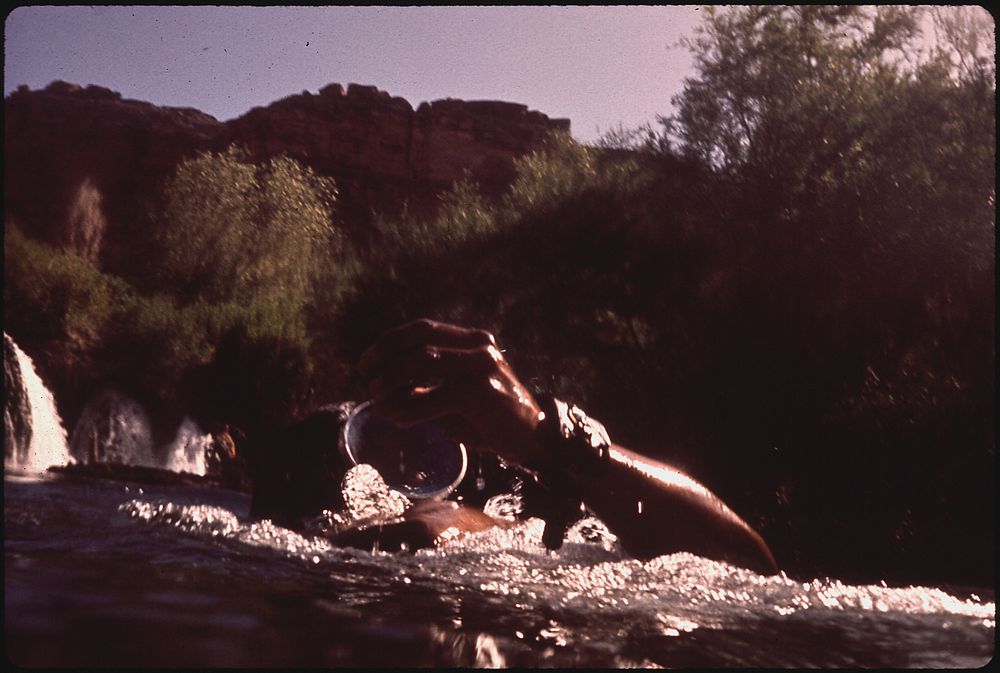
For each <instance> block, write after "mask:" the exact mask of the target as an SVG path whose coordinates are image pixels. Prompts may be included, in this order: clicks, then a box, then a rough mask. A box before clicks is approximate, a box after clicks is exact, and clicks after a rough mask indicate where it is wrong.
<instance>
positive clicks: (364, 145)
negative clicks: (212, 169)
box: [4, 82, 569, 266]
mask: <svg viewBox="0 0 1000 673" xmlns="http://www.w3.org/2000/svg"><path fill="white" fill-rule="evenodd" d="M4 103H5V105H4V107H5V165H6V176H5V187H4V189H5V199H6V200H5V203H6V205H5V210H6V213H5V214H6V217H7V219H8V221H10V220H13V221H16V222H18V223H19V225H20V226H21V227H22V228H23V229H24V230H26V231H28V232H29V233H31V234H32V235H33V236H36V237H38V238H41V239H44V240H48V241H51V242H57V243H61V244H65V245H69V246H71V247H74V248H75V249H77V250H78V251H80V252H81V253H83V254H87V255H89V256H92V257H95V256H96V255H97V254H98V251H99V253H100V257H101V259H102V260H104V261H106V262H110V263H111V265H112V266H116V265H117V262H120V261H121V259H122V258H123V257H124V256H127V255H128V251H129V250H131V249H133V248H134V243H135V239H136V237H141V235H142V229H143V227H144V223H145V222H147V221H148V218H149V217H150V216H151V213H152V212H154V211H155V210H156V208H157V207H158V206H157V200H158V194H159V192H160V189H161V187H162V184H163V182H164V180H165V179H166V178H167V177H168V176H169V175H170V174H171V172H172V171H173V169H174V167H175V166H176V165H177V163H178V162H179V161H180V160H181V159H183V158H184V157H187V156H190V155H193V154H194V153H196V152H198V151H200V150H206V149H213V150H220V149H223V148H225V147H226V146H228V145H231V144H237V145H240V146H243V147H245V148H247V149H248V150H249V151H250V153H251V155H252V156H254V158H256V159H266V158H269V157H271V156H275V155H278V154H287V155H289V156H291V157H294V158H296V159H298V160H300V161H301V162H303V163H304V164H306V165H308V166H310V167H312V168H313V169H314V170H315V171H317V172H318V173H320V174H323V175H327V176H331V177H333V178H334V179H335V180H336V181H337V183H338V185H339V188H340V193H341V199H342V201H343V202H344V206H345V207H344V209H343V210H342V215H343V216H344V217H347V218H351V217H354V218H355V219H356V218H358V217H363V216H365V215H366V214H367V215H369V216H370V213H371V212H373V211H379V212H384V213H390V214H392V213H394V212H396V211H398V209H399V208H400V206H401V205H402V204H403V203H404V202H406V203H407V204H408V206H409V207H410V208H411V209H414V208H416V209H427V208H431V207H433V204H434V203H435V197H436V195H437V194H438V193H440V191H441V190H443V189H445V188H447V186H448V185H450V184H451V183H452V182H453V181H455V180H457V179H459V178H461V177H463V175H465V174H466V173H467V172H468V173H471V175H472V177H473V178H474V179H476V180H477V181H478V182H479V183H480V184H481V185H482V186H483V187H484V190H485V191H486V192H488V193H489V192H493V193H498V192H499V191H501V190H502V189H503V188H504V187H505V186H506V185H507V184H508V183H509V181H510V179H511V178H512V176H513V173H512V164H513V159H514V158H515V157H517V156H520V155H522V154H524V153H526V152H529V151H531V150H532V149H535V148H537V147H539V145H540V144H541V142H542V141H543V139H544V138H545V137H546V136H547V135H548V134H549V133H550V132H552V131H557V130H562V131H568V130H569V120H565V119H549V118H548V117H547V116H546V115H544V114H542V113H540V112H536V111H532V110H529V109H528V108H527V107H526V106H524V105H519V104H516V103H506V102H500V101H461V100H453V99H445V100H439V101H434V102H432V103H422V104H421V105H420V106H419V107H418V108H417V109H416V110H414V109H413V107H412V106H411V105H410V103H408V102H407V101H405V100H404V99H402V98H398V97H392V96H390V95H389V94H388V93H386V92H384V91H380V90H379V89H377V88H375V87H371V86H360V85H357V84H351V85H349V86H348V87H347V88H346V90H345V88H344V87H343V86H341V85H339V84H330V85H328V86H326V87H324V88H323V89H321V90H320V91H319V93H318V94H312V93H310V92H303V93H302V94H298V95H293V96H289V97H287V98H284V99H282V100H280V101H277V102H275V103H272V104H271V105H269V106H267V107H263V108H254V109H252V110H250V111H249V112H247V113H246V114H244V115H243V116H241V117H239V118H237V119H234V120H232V121H228V122H220V121H218V120H216V119H215V118H214V117H211V116H209V115H206V114H204V113H202V112H199V111H197V110H193V109H190V108H169V107H159V106H156V105H153V104H151V103H146V102H142V101H135V100H127V99H123V98H122V97H121V95H120V94H118V93H116V92H114V91H110V90H108V89H105V88H103V87H98V86H88V87H80V86H77V85H74V84H67V83H65V82H53V83H52V84H50V85H49V86H48V87H46V88H45V89H44V90H41V91H31V90H30V89H28V88H27V87H21V88H19V89H18V90H17V91H15V92H13V93H11V94H10V95H9V96H7V98H6V99H5V101H4ZM347 224H348V225H349V224H350V223H349V222H348V223H347ZM95 241H97V243H96V244H95ZM101 241H104V242H105V243H103V244H101V243H100V242H101ZM95 261H96V260H95Z"/></svg>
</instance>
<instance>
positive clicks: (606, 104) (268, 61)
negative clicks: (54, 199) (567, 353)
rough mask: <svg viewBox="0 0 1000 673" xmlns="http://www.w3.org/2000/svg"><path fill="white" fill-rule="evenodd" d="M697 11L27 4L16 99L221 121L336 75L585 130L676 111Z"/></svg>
mask: <svg viewBox="0 0 1000 673" xmlns="http://www.w3.org/2000/svg"><path fill="white" fill-rule="evenodd" d="M700 14H701V11H700V10H699V9H698V8H697V6H693V5H685V6H660V7H645V6H639V7H636V6H618V7H605V6H602V7H565V6H562V7H560V6H524V7H506V6H493V7H490V6H486V7H320V8H313V7H299V8H295V7H107V6H105V7H20V8H17V9H15V10H14V11H13V12H12V13H10V14H9V15H8V16H7V20H6V24H5V26H4V34H5V38H6V40H5V46H4V56H5V63H4V95H6V94H8V93H9V92H11V91H13V90H14V89H15V88H16V87H17V86H18V85H20V84H27V85H28V86H30V87H31V88H33V89H39V88H43V87H44V86H45V85H46V84H48V83H49V82H51V81H52V80H56V79H61V80H65V81H68V82H73V83H76V84H81V85H87V84H99V85H101V86H105V87H108V88H110V89H113V90H115V91H119V92H121V93H122V95H123V96H124V97H125V98H135V99H139V100H146V101H150V102H152V103H156V104H158V105H170V106H184V107H194V108H197V109H199V110H202V111H203V112H207V113H208V114H211V115H213V116H215V117H216V118H218V119H220V120H227V119H232V118H234V117H237V116H239V115H241V114H243V113H244V112H246V111H247V110H249V109H250V108H252V107H254V106H258V105H267V104H268V103H271V102H273V101H275V100H278V99H279V98H283V97H285V96H288V95H290V94H297V93H300V92H302V91H303V90H309V91H312V92H316V91H318V90H319V88H321V87H322V86H324V85H325V84H328V83H330V82H340V83H342V84H345V85H346V84H348V83H350V82H356V83H359V84H372V85H375V86H377V87H379V88H380V89H384V90H386V91H388V92H389V93H390V94H392V95H394V96H402V97H403V98H406V99H407V100H408V101H410V103H411V104H413V106H414V107H416V106H417V105H418V104H419V103H421V102H422V101H431V100H437V99H439V98H447V97H451V98H462V99H467V100H475V99H498V100H508V101H514V102H518V103H523V104H526V105H528V106H529V107H530V108H532V109H536V110H540V111H541V112H544V113H545V114H547V115H549V116H550V117H568V118H570V119H571V120H572V124H573V126H572V128H573V134H574V136H576V137H577V139H579V140H583V141H593V140H595V139H596V138H597V137H598V129H600V131H602V132H603V131H606V130H608V129H609V128H612V127H614V126H616V125H617V124H619V123H621V124H623V125H624V126H625V127H626V128H632V127H635V126H638V125H640V124H642V123H645V122H654V119H655V115H656V114H658V113H659V114H665V113H669V112H670V110H671V108H670V99H671V97H672V96H673V95H675V94H677V93H679V92H680V91H681V88H682V86H683V78H684V77H685V76H688V75H690V74H691V58H690V55H689V54H688V52H687V50H686V49H684V48H682V47H678V46H676V43H677V40H678V39H679V38H681V37H683V36H690V35H692V34H693V29H694V27H695V26H696V25H697V24H698V22H699V21H700Z"/></svg>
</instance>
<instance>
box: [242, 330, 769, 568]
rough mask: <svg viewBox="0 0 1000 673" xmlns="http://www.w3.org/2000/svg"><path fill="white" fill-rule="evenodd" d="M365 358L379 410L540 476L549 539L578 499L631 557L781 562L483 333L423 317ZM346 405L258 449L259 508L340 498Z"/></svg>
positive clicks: (461, 517)
mask: <svg viewBox="0 0 1000 673" xmlns="http://www.w3.org/2000/svg"><path fill="white" fill-rule="evenodd" d="M359 369H360V371H361V373H362V375H363V376H364V377H365V378H366V379H367V380H368V381H369V386H368V389H369V392H370V394H371V395H372V409H373V411H374V412H375V413H377V414H379V415H380V416H383V417H384V418H385V419H387V420H389V421H391V422H393V423H396V424H398V425H400V426H414V425H417V424H421V423H427V422H433V423H436V424H438V425H440V426H441V427H442V428H443V429H444V430H445V431H446V432H447V433H448V434H449V435H451V436H452V437H453V438H454V439H455V441H458V442H462V443H463V444H467V445H468V446H471V447H473V448H474V450H476V451H478V452H480V453H488V454H494V455H497V456H499V457H501V458H503V459H504V460H505V461H507V462H509V463H513V464H515V465H518V466H520V467H521V468H523V469H524V470H525V473H526V474H528V475H531V477H529V478H528V479H527V480H526V481H528V482H531V481H534V482H535V483H536V484H538V486H539V488H538V491H539V493H540V495H539V497H538V498H534V500H535V502H539V503H540V505H539V508H538V513H539V515H540V516H541V517H542V518H544V519H545V520H546V522H547V523H546V526H547V528H548V531H547V533H548V537H547V540H546V542H547V544H548V545H549V546H552V547H557V546H558V545H559V544H560V542H561V539H562V532H563V531H564V530H565V526H566V524H567V523H570V521H569V519H570V518H572V516H573V509H574V507H576V506H577V503H579V502H581V501H582V502H583V503H585V504H586V507H587V508H588V509H590V510H591V511H593V512H594V513H595V514H597V516H599V517H600V518H601V519H602V520H603V521H604V522H605V523H606V524H607V525H608V527H609V528H610V529H611V530H612V531H613V532H614V533H615V535H616V536H617V537H618V539H619V541H620V542H621V545H622V548H623V549H625V551H626V552H628V553H629V554H630V555H632V556H634V557H636V558H640V559H648V558H653V557H655V556H659V555H662V554H667V553H672V552H677V551H689V552H692V553H696V554H699V555H702V556H706V557H708V558H713V559H718V560H724V561H728V562H731V563H735V564H737V565H741V566H743V567H746V568H750V569H752V570H755V571H758V572H764V573H774V572H776V571H777V564H776V563H775V560H774V557H773V556H772V554H771V551H770V550H769V549H768V547H767V545H766V544H765V543H764V541H763V540H762V539H761V537H760V536H759V535H758V534H757V533H756V531H754V530H753V529H752V528H751V527H750V526H749V525H748V524H747V523H746V522H745V521H743V520H742V519H741V518H740V517H739V516H737V515H736V514H735V513H734V512H733V511H732V510H731V509H729V508H728V507H727V506H726V505H725V503H723V502H722V501H721V500H720V499H719V498H718V497H716V496H715V495H714V494H713V493H711V491H709V490H708V489H707V488H706V487H704V486H703V485H701V484H700V483H698V482H697V481H695V480H694V479H692V478H691V477H689V476H688V475H686V474H684V473H683V472H681V471H679V470H677V469H675V468H673V467H671V466H669V465H666V464H664V463H662V462H659V461H656V460H653V459H651V458H648V457H646V456H642V455H640V454H637V453H635V452H633V451H630V450H628V449H626V448H624V447H621V446H619V445H616V444H613V443H611V442H610V440H608V439H607V437H606V433H604V430H603V426H600V425H599V424H596V423H595V422H594V421H592V419H589V418H587V417H586V416H585V414H583V413H582V412H580V411H579V409H576V408H575V407H573V408H572V412H573V413H575V416H574V415H573V414H571V413H570V408H569V407H568V405H565V404H563V403H561V402H559V401H558V400H554V401H553V403H552V404H551V405H547V407H546V409H547V410H544V411H543V409H542V406H540V404H539V402H538V401H537V400H536V398H535V397H534V396H533V395H532V394H531V393H529V392H528V391H527V390H526V388H525V387H524V386H523V385H522V384H521V383H520V381H519V380H518V379H517V377H516V375H515V374H514V372H513V370H512V369H511V368H510V366H509V365H508V364H507V362H506V360H505V359H504V357H503V355H502V352H501V351H500V349H499V348H498V347H497V344H496V341H495V339H494V338H493V336H492V335H490V334H489V333H487V332H483V331H481V330H470V329H466V328H462V327H458V326H454V325H447V324H443V323H436V322H432V321H428V320H420V321H416V322H413V323H408V324H406V325H403V326H400V327H398V328H396V329H393V330H390V331H389V332H386V333H385V334H383V335H382V336H381V337H380V338H379V339H378V340H377V341H376V342H375V344H373V345H372V347H371V348H369V349H368V351H366V352H365V354H364V355H363V356H362V358H361V361H360V363H359ZM347 414H348V411H347V409H346V408H345V407H343V406H341V407H327V408H324V409H322V410H320V411H319V412H317V413H316V414H314V415H312V416H310V417H309V418H307V419H305V420H304V421H302V422H300V423H298V424H296V425H294V426H293V427H292V428H290V429H289V430H288V431H287V432H286V433H283V435H282V439H281V440H280V442H273V443H272V444H271V445H270V446H269V447H268V448H267V449H266V450H265V451H264V452H263V454H262V456H261V459H260V461H259V462H258V464H257V466H256V474H255V478H254V502H253V507H252V511H251V513H252V514H253V515H255V516H259V517H270V518H273V519H275V520H276V521H279V522H282V523H284V524H286V525H291V526H296V525H301V522H302V520H303V519H305V518H309V517H314V516H316V515H317V514H319V513H320V512H321V511H323V510H324V509H336V508H337V507H338V506H339V505H340V502H339V488H338V484H339V479H340V477H341V476H342V475H343V474H344V472H345V471H346V467H347V466H345V465H344V463H343V461H341V460H339V459H338V457H337V453H336V450H335V448H334V447H335V443H336V441H337V438H338V437H339V436H340V434H341V431H342V425H343V424H344V422H345V421H346V419H347ZM574 423H575V424H576V425H574ZM574 433H576V435H578V436H575V435H574ZM529 490H530V489H529ZM530 513H532V512H530V511H529V514H530ZM576 518H579V516H577V517H576ZM489 523H490V521H489V519H488V518H484V515H482V513H481V512H474V511H470V510H469V508H467V507H464V506H443V505H442V506H431V505H423V506H421V507H416V508H413V509H411V510H409V511H407V512H406V513H405V514H403V516H401V517H395V518H393V519H390V520H386V521H383V522H380V523H378V524H377V525H372V526H370V527H369V529H368V530H365V531H356V532H352V533H351V534H343V535H342V536H341V537H340V538H339V542H341V543H343V544H356V545H360V546H362V547H366V548H371V547H372V546H373V545H375V544H377V545H378V546H379V548H383V549H385V548H390V547H395V548H398V547H399V546H400V545H402V546H405V547H407V548H410V549H415V548H420V547H426V546H429V545H432V544H434V540H435V539H436V538H437V537H438V536H439V535H440V534H441V533H442V532H444V531H449V530H452V529H454V530H456V531H458V532H466V531H475V530H481V529H482V528H483V527H485V526H487V525H489ZM381 538H384V544H383V542H382V540H381Z"/></svg>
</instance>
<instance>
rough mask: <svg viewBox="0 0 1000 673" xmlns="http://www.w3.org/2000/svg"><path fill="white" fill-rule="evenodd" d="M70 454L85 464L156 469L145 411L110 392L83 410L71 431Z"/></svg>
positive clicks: (136, 404) (120, 395) (129, 400)
mask: <svg viewBox="0 0 1000 673" xmlns="http://www.w3.org/2000/svg"><path fill="white" fill-rule="evenodd" d="M70 452H71V453H72V455H73V457H74V458H76V459H77V460H80V461H84V462H89V461H94V460H96V461H97V462H102V463H118V464H122V465H141V466H144V467H159V465H158V461H157V460H156V458H155V457H154V456H153V436H152V432H151V430H150V423H149V417H148V416H147V414H146V411H145V409H143V408H142V405H141V404H139V403H138V402H136V401H135V400H133V399H131V398H128V397H126V396H124V395H122V394H121V393H119V392H117V391H115V390H112V389H110V388H109V389H106V390H104V391H102V392H101V393H100V394H98V395H97V396H95V397H93V398H92V399H91V400H90V401H89V402H88V403H87V406H86V407H84V409H83V413H81V414H80V418H79V420H78V421H77V422H76V427H74V428H73V435H72V437H71V439H70Z"/></svg>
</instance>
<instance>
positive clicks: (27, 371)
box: [4, 334, 71, 474]
mask: <svg viewBox="0 0 1000 673" xmlns="http://www.w3.org/2000/svg"><path fill="white" fill-rule="evenodd" d="M4 338H5V340H7V341H8V342H9V344H10V346H11V347H12V349H13V351H14V356H15V358H16V359H17V364H18V368H19V370H20V376H21V380H20V382H18V383H19V384H20V385H21V386H22V390H23V392H24V397H25V399H26V400H27V403H28V409H27V411H28V414H29V415H30V426H31V439H30V441H29V442H28V446H27V449H26V450H25V447H22V446H18V445H17V443H18V442H19V441H20V438H18V437H16V436H15V437H10V438H8V439H9V440H11V441H13V442H14V443H15V449H14V451H13V452H12V454H11V455H5V456H4V469H5V470H7V471H17V472H20V473H22V474H37V473H40V472H44V471H45V470H46V469H48V468H49V467H51V466H53V465H66V464H67V463H69V462H71V458H70V454H69V448H68V446H67V444H66V429H65V428H63V424H62V419H61V418H60V417H59V412H58V411H57V410H56V403H55V399H54V398H53V396H52V392H51V391H49V389H48V388H46V387H45V384H44V383H43V382H42V379H41V378H40V377H39V376H38V372H36V371H35V365H34V362H32V360H31V358H30V357H29V356H28V355H27V354H26V353H25V352H24V351H22V350H21V349H20V347H19V346H18V345H17V344H16V343H14V340H13V339H11V338H10V337H9V336H7V334H4ZM15 385H16V383H15ZM9 395H10V391H8V396H9ZM11 413H16V411H15V410H12V409H7V408H5V409H4V414H5V416H6V415H9V414H11ZM5 420H6V419H5ZM5 427H8V428H9V427H10V424H9V423H5Z"/></svg>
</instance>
